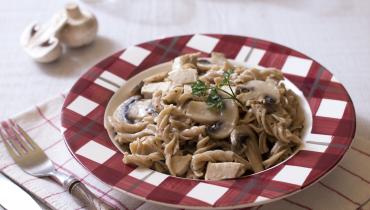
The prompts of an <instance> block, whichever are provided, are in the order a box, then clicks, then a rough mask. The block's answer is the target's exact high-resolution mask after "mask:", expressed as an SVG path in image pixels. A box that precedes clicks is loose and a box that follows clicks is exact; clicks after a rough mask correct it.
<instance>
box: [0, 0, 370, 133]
mask: <svg viewBox="0 0 370 210" xmlns="http://www.w3.org/2000/svg"><path fill="white" fill-rule="evenodd" d="M0 2H1V6H0V27H1V33H0V43H1V44H0V46H1V47H0V99H1V103H0V119H6V118H8V117H10V116H11V115H13V114H14V113H17V112H20V111H22V110H23V109H24V108H25V107H29V106H31V105H34V104H35V103H38V102H42V101H44V100H46V99H47V98H49V97H52V96H54V95H56V94H60V93H63V92H64V93H65V92H67V91H68V90H69V89H70V88H71V86H72V85H73V83H74V82H75V81H76V80H77V79H78V77H79V76H80V75H81V74H82V73H84V72H85V71H86V70H87V68H89V67H91V66H92V65H94V64H95V63H96V62H98V61H99V60H101V59H102V58H104V57H106V56H108V55H110V54H111V53H113V52H115V51H117V50H120V49H122V48H125V47H127V46H130V45H133V44H137V43H140V42H144V41H149V40H152V39H157V38H160V37H166V36H173V35H180V34H190V33H226V34H236V35H243V36H253V37H257V38H261V39H267V40H270V41H273V42H277V43H280V44H283V45H286V46H288V47H291V48H294V49H296V50H298V51H301V52H303V53H305V54H307V55H309V56H311V57H312V58H314V59H315V60H317V61H318V62H320V63H321V64H322V65H324V66H325V67H326V68H328V69H329V70H330V71H331V72H333V73H334V75H335V77H336V78H337V79H338V80H339V81H341V82H342V83H343V84H344V85H345V87H346V88H347V90H348V91H349V94H350V95H351V97H352V100H353V101H354V104H355V108H356V111H357V113H358V114H359V113H360V115H358V126H359V127H366V126H365V125H366V124H368V120H369V118H367V119H366V117H364V116H369V115H370V109H368V107H370V100H369V99H368V97H369V96H370V94H369V93H368V91H367V89H369V88H370V84H369V81H370V74H369V71H368V68H369V67H370V1H363V0H326V1H321V0H309V1H308V0H306V1H304V0H176V1H174V0H85V1H76V3H78V4H79V5H80V6H81V8H85V9H88V10H90V11H92V12H93V13H94V14H95V15H96V17H97V18H98V21H99V32H98V34H99V35H98V37H97V39H96V40H95V42H94V43H93V44H92V45H89V46H86V47H83V48H79V49H72V50H70V49H64V50H65V53H64V54H63V56H62V58H61V59H59V60H58V61H56V62H54V63H51V64H38V63H36V62H34V61H33V60H32V59H30V58H29V57H28V56H27V55H26V54H25V53H24V52H23V50H22V49H21V47H20V44H19V39H20V35H21V33H22V31H23V29H24V28H25V27H26V26H27V25H28V24H29V23H31V22H32V21H38V22H40V23H43V22H46V21H47V20H49V19H50V17H51V16H52V15H53V14H54V13H55V12H57V11H59V10H61V9H62V8H63V7H64V5H65V3H67V1H63V0H59V1H48V0H38V1H27V0H17V1H5V0H1V1H0ZM68 2H70V1H68ZM361 132H368V131H366V129H361ZM364 134H366V133H364ZM369 135H370V134H369ZM369 135H367V136H369Z"/></svg>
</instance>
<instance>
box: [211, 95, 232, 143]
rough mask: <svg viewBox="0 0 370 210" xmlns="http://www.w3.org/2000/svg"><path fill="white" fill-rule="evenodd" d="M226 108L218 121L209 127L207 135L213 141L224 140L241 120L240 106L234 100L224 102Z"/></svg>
mask: <svg viewBox="0 0 370 210" xmlns="http://www.w3.org/2000/svg"><path fill="white" fill-rule="evenodd" d="M224 106H225V107H224V109H222V110H221V113H220V118H219V119H218V121H216V122H215V123H213V124H212V125H210V126H208V127H207V133H208V134H209V136H210V137H211V138H213V139H224V138H226V137H228V136H229V135H230V133H231V131H232V130H233V129H234V128H235V126H236V123H237V122H238V120H239V110H238V105H237V104H236V103H235V101H234V100H231V99H228V100H224Z"/></svg>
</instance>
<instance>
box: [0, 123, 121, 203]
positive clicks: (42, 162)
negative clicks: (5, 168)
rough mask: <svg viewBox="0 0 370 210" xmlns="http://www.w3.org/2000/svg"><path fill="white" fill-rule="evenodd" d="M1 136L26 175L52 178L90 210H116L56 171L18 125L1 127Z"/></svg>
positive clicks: (71, 177) (80, 183) (77, 181)
mask: <svg viewBox="0 0 370 210" xmlns="http://www.w3.org/2000/svg"><path fill="white" fill-rule="evenodd" d="M0 136H1V138H2V139H3V141H4V143H5V146H6V148H7V150H8V152H9V154H10V156H11V157H12V158H13V159H14V161H15V162H16V163H17V165H18V166H19V167H20V168H22V169H23V171H25V172H26V173H28V174H30V175H32V176H36V177H51V178H52V179H53V180H55V181H56V182H58V183H59V184H61V185H62V186H63V187H64V188H65V189H67V190H68V192H69V193H70V194H72V195H73V196H75V197H77V198H78V199H79V200H80V201H82V202H83V203H84V204H85V205H86V206H87V207H88V208H89V209H94V210H108V209H114V208H113V207H111V206H110V205H108V204H107V203H105V202H103V201H102V200H100V199H99V198H97V197H96V196H95V195H94V194H93V193H92V192H91V191H90V190H88V189H87V188H86V186H85V185H84V184H83V183H82V182H80V181H79V180H77V179H76V178H74V177H73V176H68V175H66V174H64V173H61V172H59V171H57V170H55V167H54V165H53V163H52V162H51V160H50V159H49V158H48V157H47V156H46V154H45V153H44V151H43V150H42V149H41V148H40V147H39V146H38V145H37V144H36V143H35V142H34V141H33V140H32V139H31V138H30V137H29V136H28V134H27V133H26V132H25V131H24V130H23V129H22V128H21V127H20V126H19V125H17V124H15V123H13V122H9V123H6V124H4V126H3V129H2V128H1V126H0Z"/></svg>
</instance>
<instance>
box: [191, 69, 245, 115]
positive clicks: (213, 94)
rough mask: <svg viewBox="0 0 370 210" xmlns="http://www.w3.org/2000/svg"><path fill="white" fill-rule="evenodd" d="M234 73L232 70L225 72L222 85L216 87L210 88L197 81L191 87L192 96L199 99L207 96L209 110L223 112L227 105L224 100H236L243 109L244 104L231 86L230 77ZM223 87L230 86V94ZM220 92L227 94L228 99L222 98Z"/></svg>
mask: <svg viewBox="0 0 370 210" xmlns="http://www.w3.org/2000/svg"><path fill="white" fill-rule="evenodd" d="M232 73H233V71H232V70H229V71H226V72H224V74H223V80H222V81H221V83H220V84H218V85H215V86H210V85H207V84H206V83H204V82H203V81H201V80H197V81H196V82H194V83H193V84H192V85H191V90H192V94H193V95H195V96H198V97H202V96H204V97H205V96H207V99H206V101H207V104H208V106H209V108H211V109H215V110H217V111H221V110H222V109H223V108H224V106H225V105H224V101H223V100H227V99H231V100H235V101H236V102H237V103H238V105H239V106H241V107H242V106H243V105H242V104H243V103H242V102H241V101H240V100H239V99H237V98H236V95H235V93H234V91H233V89H232V88H231V85H230V77H231V74H232ZM223 86H228V87H229V89H230V92H227V91H225V90H224V89H222V87H223ZM219 92H223V93H225V94H226V95H227V96H228V97H222V96H221V95H220V94H219Z"/></svg>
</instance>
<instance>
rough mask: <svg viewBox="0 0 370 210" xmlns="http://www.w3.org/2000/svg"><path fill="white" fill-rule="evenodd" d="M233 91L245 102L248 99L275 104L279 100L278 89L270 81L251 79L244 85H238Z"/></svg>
mask: <svg viewBox="0 0 370 210" xmlns="http://www.w3.org/2000/svg"><path fill="white" fill-rule="evenodd" d="M235 92H236V94H237V95H238V96H237V98H238V99H239V100H240V101H242V102H243V103H245V104H247V102H248V101H249V100H257V101H261V102H263V103H266V104H276V103H278V102H279V101H280V92H279V89H278V87H277V86H276V84H275V83H273V82H272V81H271V82H270V81H261V80H252V81H249V82H247V84H245V85H239V86H238V87H237V88H236V90H235ZM247 105H248V104H247Z"/></svg>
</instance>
